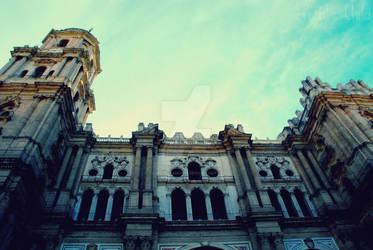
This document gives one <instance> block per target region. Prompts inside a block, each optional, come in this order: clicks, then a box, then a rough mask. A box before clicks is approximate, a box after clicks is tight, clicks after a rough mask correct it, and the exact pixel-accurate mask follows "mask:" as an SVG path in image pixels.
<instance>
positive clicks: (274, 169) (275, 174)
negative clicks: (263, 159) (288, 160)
mask: <svg viewBox="0 0 373 250" xmlns="http://www.w3.org/2000/svg"><path fill="white" fill-rule="evenodd" d="M271 172H272V175H273V178H275V179H281V175H280V169H279V168H278V167H277V166H276V165H272V166H271Z"/></svg>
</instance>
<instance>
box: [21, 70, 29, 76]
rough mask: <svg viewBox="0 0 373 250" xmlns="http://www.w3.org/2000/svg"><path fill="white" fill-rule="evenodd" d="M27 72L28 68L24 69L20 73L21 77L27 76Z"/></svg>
mask: <svg viewBox="0 0 373 250" xmlns="http://www.w3.org/2000/svg"><path fill="white" fill-rule="evenodd" d="M27 73H28V70H24V71H22V73H21V74H20V75H19V77H21V78H23V77H25V76H26V75H27Z"/></svg>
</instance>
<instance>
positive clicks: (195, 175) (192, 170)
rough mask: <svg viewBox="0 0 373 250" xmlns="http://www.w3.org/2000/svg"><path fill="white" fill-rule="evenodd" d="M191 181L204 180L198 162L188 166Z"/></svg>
mask: <svg viewBox="0 0 373 250" xmlns="http://www.w3.org/2000/svg"><path fill="white" fill-rule="evenodd" d="M188 174H189V180H202V175H201V167H200V166H199V164H198V163H196V162H191V163H189V164H188Z"/></svg>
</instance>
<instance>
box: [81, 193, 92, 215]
mask: <svg viewBox="0 0 373 250" xmlns="http://www.w3.org/2000/svg"><path fill="white" fill-rule="evenodd" d="M92 198H93V191H92V190H91V189H88V190H86V191H85V192H84V193H83V197H82V203H81V205H80V210H79V215H78V220H87V219H88V215H89V210H90V209H91V204H92Z"/></svg>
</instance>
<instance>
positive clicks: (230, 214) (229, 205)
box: [224, 193, 234, 220]
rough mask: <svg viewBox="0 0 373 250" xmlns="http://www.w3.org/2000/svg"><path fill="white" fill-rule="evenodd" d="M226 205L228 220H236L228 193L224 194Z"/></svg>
mask: <svg viewBox="0 0 373 250" xmlns="http://www.w3.org/2000/svg"><path fill="white" fill-rule="evenodd" d="M224 203H225V210H226V211H227V218H228V219H230V220H234V215H233V211H232V206H231V201H230V198H229V194H228V193H224Z"/></svg>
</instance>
